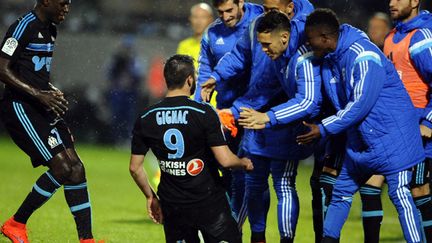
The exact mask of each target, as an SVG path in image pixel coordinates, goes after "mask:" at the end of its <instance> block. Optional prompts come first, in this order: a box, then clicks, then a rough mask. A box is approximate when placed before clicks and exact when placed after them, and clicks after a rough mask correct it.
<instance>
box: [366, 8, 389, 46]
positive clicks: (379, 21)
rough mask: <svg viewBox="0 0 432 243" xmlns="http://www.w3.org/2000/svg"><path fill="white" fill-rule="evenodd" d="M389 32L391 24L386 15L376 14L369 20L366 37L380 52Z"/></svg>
mask: <svg viewBox="0 0 432 243" xmlns="http://www.w3.org/2000/svg"><path fill="white" fill-rule="evenodd" d="M390 30H391V22H390V17H389V16H388V15H387V14H385V13H381V12H377V13H375V14H374V15H373V16H372V17H371V18H370V19H369V22H368V28H367V35H368V36H369V39H370V40H371V41H372V42H373V43H374V44H375V45H377V46H378V47H379V48H380V49H381V50H383V48H384V39H385V37H386V36H387V34H388V33H389V32H390Z"/></svg>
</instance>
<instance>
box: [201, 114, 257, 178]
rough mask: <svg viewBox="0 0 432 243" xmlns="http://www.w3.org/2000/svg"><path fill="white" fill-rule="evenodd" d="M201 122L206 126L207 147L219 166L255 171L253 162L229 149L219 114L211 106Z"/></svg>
mask: <svg viewBox="0 0 432 243" xmlns="http://www.w3.org/2000/svg"><path fill="white" fill-rule="evenodd" d="M201 122H202V124H203V125H204V131H205V136H206V142H207V145H208V146H209V147H210V148H211V150H212V152H213V154H214V156H215V158H216V160H217V161H218V162H219V164H221V165H222V166H223V167H228V168H235V167H241V168H244V169H245V170H252V169H253V165H252V162H251V161H250V160H249V159H248V158H242V159H240V158H238V157H237V156H236V155H235V154H233V153H232V152H231V150H230V149H229V148H228V145H227V143H226V140H225V136H224V134H223V131H222V126H221V123H220V121H219V117H218V114H217V113H216V111H215V110H214V109H213V108H211V106H210V105H207V106H206V114H205V116H203V120H202V121H201Z"/></svg>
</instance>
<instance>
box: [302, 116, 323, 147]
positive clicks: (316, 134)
mask: <svg viewBox="0 0 432 243" xmlns="http://www.w3.org/2000/svg"><path fill="white" fill-rule="evenodd" d="M303 125H305V126H307V127H309V129H310V131H309V132H308V133H306V134H303V135H300V136H297V138H296V141H297V143H298V144H300V145H302V144H309V143H312V142H313V141H314V140H316V139H318V138H320V137H321V132H320V129H319V126H318V125H316V124H312V123H307V122H305V121H304V122H303Z"/></svg>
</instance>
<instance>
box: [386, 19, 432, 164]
mask: <svg viewBox="0 0 432 243" xmlns="http://www.w3.org/2000/svg"><path fill="white" fill-rule="evenodd" d="M415 29H418V30H419V31H417V32H416V33H415V34H414V36H413V37H412V38H411V43H410V45H409V47H410V49H409V52H410V57H411V60H412V61H413V63H414V66H415V68H416V70H417V71H418V73H419V74H420V76H421V77H422V78H423V81H424V82H425V83H427V84H429V87H430V88H432V63H431V60H432V14H430V13H429V12H427V11H421V12H420V14H419V15H418V16H416V17H415V18H413V19H411V20H410V21H408V22H406V23H403V22H400V23H397V24H396V33H395V36H394V38H393V40H394V41H395V42H399V41H401V40H402V39H403V38H404V37H405V36H406V35H407V34H408V33H409V32H411V31H413V30H415ZM431 95H432V93H430V94H429V96H431ZM431 101H432V99H431V97H429V104H428V105H427V107H426V108H424V109H422V108H416V109H417V111H418V113H419V116H420V122H421V123H422V124H424V125H426V126H428V127H430V128H432V102H431ZM425 153H426V157H428V158H432V142H431V141H427V142H426V145H425Z"/></svg>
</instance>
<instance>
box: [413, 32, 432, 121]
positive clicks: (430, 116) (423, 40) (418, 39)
mask: <svg viewBox="0 0 432 243" xmlns="http://www.w3.org/2000/svg"><path fill="white" fill-rule="evenodd" d="M409 54H410V57H411V60H412V61H413V63H414V66H415V68H416V70H417V71H418V72H419V73H420V75H421V77H422V78H423V80H424V81H425V82H427V84H428V85H429V90H431V89H432V64H431V62H430V60H432V31H431V30H429V29H419V30H418V31H417V32H416V33H415V34H414V36H413V38H412V39H411V44H410V48H409ZM429 93H430V92H429ZM429 96H430V98H431V99H430V100H429V103H428V105H427V106H426V108H425V109H424V112H423V115H422V117H421V118H422V122H421V123H422V125H425V126H427V127H429V128H432V93H431V94H429Z"/></svg>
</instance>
